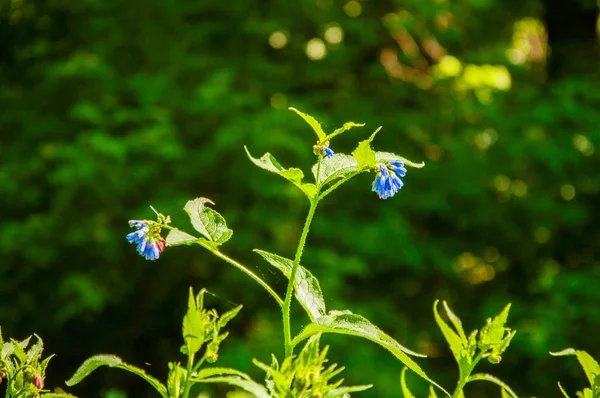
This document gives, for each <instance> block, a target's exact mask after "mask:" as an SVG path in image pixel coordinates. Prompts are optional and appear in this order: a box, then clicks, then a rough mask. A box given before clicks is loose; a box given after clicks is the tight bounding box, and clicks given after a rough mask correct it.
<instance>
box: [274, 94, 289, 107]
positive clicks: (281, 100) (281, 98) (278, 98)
mask: <svg viewBox="0 0 600 398" xmlns="http://www.w3.org/2000/svg"><path fill="white" fill-rule="evenodd" d="M271 106H272V107H273V108H275V109H283V108H285V107H286V106H287V97H286V96H285V95H284V94H281V93H275V94H273V95H272V96H271Z"/></svg>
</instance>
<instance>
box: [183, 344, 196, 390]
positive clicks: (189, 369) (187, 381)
mask: <svg viewBox="0 0 600 398" xmlns="http://www.w3.org/2000/svg"><path fill="white" fill-rule="evenodd" d="M188 350H189V347H188ZM193 364H194V353H190V354H188V362H187V373H186V375H185V387H184V389H183V396H182V398H188V397H189V396H190V389H191V388H192V385H191V384H190V377H192V365H193Z"/></svg>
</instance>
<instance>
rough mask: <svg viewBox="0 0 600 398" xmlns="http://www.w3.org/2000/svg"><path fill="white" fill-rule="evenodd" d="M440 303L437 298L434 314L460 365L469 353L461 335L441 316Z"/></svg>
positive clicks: (434, 304)
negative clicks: (438, 306) (438, 308)
mask: <svg viewBox="0 0 600 398" xmlns="http://www.w3.org/2000/svg"><path fill="white" fill-rule="evenodd" d="M438 303H439V300H436V301H435V302H434V303H433V316H434V317H435V322H436V323H437V324H438V327H439V328H440V330H441V331H442V334H443V335H444V337H445V338H446V341H447V342H448V345H449V346H450V350H451V351H452V355H454V359H456V362H457V363H458V364H459V365H460V364H461V358H462V357H468V353H467V351H466V349H465V348H464V345H463V341H462V339H461V338H460V336H459V335H458V334H457V333H456V332H455V331H454V330H452V328H451V327H450V326H448V324H447V323H446V322H444V320H443V319H442V318H441V317H440V314H439V313H438V310H437V305H438Z"/></svg>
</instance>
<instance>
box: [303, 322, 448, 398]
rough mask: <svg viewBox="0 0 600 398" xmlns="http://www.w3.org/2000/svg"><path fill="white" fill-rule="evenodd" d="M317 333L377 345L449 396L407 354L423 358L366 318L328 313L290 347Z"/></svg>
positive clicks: (305, 329)
mask: <svg viewBox="0 0 600 398" xmlns="http://www.w3.org/2000/svg"><path fill="white" fill-rule="evenodd" d="M317 333H337V334H346V335H350V336H358V337H362V338H365V339H367V340H371V341H372V342H374V343H377V344H379V345H380V346H382V347H383V348H385V349H387V350H388V351H390V352H391V353H392V354H393V355H394V356H395V357H396V358H398V359H399V360H400V361H401V362H402V363H403V364H404V365H406V366H407V367H408V368H409V369H410V370H412V371H413V372H415V373H416V374H418V375H419V376H421V377H422V378H424V379H425V380H427V381H428V382H430V383H431V384H433V385H434V386H436V387H437V388H439V389H440V390H441V391H443V392H444V393H445V394H446V395H448V396H450V394H448V392H447V391H446V390H444V389H443V388H442V387H441V386H440V385H438V384H437V383H436V382H434V381H433V380H431V379H430V378H429V376H427V374H425V372H424V371H423V370H422V369H421V368H420V367H419V365H417V364H416V363H415V362H414V361H413V360H412V359H410V357H409V356H408V355H407V354H410V355H414V356H420V357H424V355H421V354H417V353H415V352H413V351H411V350H409V349H407V348H405V347H403V346H402V345H400V343H398V342H397V341H396V340H394V339H393V338H391V337H390V336H389V335H387V334H386V333H384V332H383V331H381V330H380V329H379V328H378V327H376V326H375V325H373V324H372V323H371V322H369V321H368V320H367V319H366V318H364V317H362V316H360V315H357V314H353V313H351V312H350V311H330V312H329V314H328V315H324V316H321V317H320V318H317V319H315V320H314V321H313V323H311V324H310V325H308V326H306V327H305V328H304V329H303V330H302V331H301V332H300V334H299V335H297V336H296V337H295V338H294V339H293V341H292V346H296V345H297V344H298V343H299V342H301V341H302V340H304V339H307V338H308V337H310V336H312V335H315V334H317Z"/></svg>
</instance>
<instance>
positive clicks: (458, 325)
mask: <svg viewBox="0 0 600 398" xmlns="http://www.w3.org/2000/svg"><path fill="white" fill-rule="evenodd" d="M442 304H443V305H444V309H445V310H446V314H447V315H448V319H450V321H451V322H452V324H453V325H454V328H455V329H456V331H457V332H458V335H459V336H460V338H461V340H462V341H463V344H464V345H465V346H467V345H468V344H469V343H468V341H467V335H466V334H465V331H464V330H463V326H462V322H461V320H460V318H459V317H458V316H456V315H455V314H454V312H452V310H451V309H450V307H449V306H448V303H446V301H445V300H444V301H442Z"/></svg>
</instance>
